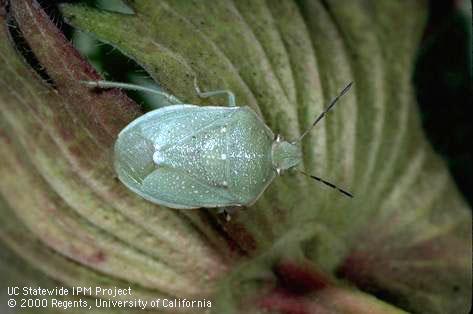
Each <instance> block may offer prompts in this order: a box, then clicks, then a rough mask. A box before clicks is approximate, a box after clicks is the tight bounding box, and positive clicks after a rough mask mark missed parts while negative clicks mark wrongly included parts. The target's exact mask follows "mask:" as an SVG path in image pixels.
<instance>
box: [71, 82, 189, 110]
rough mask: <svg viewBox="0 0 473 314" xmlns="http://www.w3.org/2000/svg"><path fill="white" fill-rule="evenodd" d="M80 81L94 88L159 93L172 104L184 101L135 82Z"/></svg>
mask: <svg viewBox="0 0 473 314" xmlns="http://www.w3.org/2000/svg"><path fill="white" fill-rule="evenodd" d="M80 82H81V83H82V84H85V85H87V86H89V87H92V88H104V89H105V88H120V89H126V90H134V91H139V92H147V93H152V94H157V95H160V96H163V97H164V98H166V99H167V100H168V101H169V102H170V103H171V104H182V101H180V100H179V99H178V98H177V97H175V96H173V95H171V94H168V93H165V92H163V91H160V90H157V89H154V88H149V87H144V86H140V85H135V84H128V83H121V82H112V81H80Z"/></svg>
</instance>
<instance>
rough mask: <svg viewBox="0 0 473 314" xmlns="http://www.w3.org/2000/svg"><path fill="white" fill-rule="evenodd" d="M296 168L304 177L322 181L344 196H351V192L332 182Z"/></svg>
mask: <svg viewBox="0 0 473 314" xmlns="http://www.w3.org/2000/svg"><path fill="white" fill-rule="evenodd" d="M296 170H297V172H299V173H302V174H303V175H305V176H306V177H309V178H312V179H314V180H317V181H319V182H322V183H323V184H325V185H327V186H329V187H331V188H332V189H335V190H338V191H339V192H340V193H342V194H344V195H346V196H348V197H353V194H351V193H350V192H347V191H345V190H343V189H341V188H339V187H338V186H336V185H335V184H333V183H330V182H328V181H325V180H324V179H322V178H319V177H316V176H313V175H310V174H308V173H305V172H304V171H302V170H299V169H296Z"/></svg>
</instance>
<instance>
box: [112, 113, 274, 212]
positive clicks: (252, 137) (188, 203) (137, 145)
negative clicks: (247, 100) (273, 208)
mask: <svg viewBox="0 0 473 314" xmlns="http://www.w3.org/2000/svg"><path fill="white" fill-rule="evenodd" d="M273 140H274V134H273V132H272V131H271V130H270V129H269V128H268V127H267V126H266V125H265V124H264V123H263V122H262V121H261V120H260V118H259V117H258V116H257V115H256V113H255V112H254V111H253V110H251V109H250V108H248V107H199V106H194V105H175V106H169V107H165V108H161V109H158V110H154V111H151V112H149V113H147V114H145V115H143V116H141V117H140V118H138V119H136V120H135V121H133V122H132V123H130V124H129V125H128V126H127V127H126V128H125V129H123V130H122V131H121V132H120V134H119V136H118V139H117V141H116V143H115V168H116V171H117V173H118V176H119V178H120V180H121V181H122V182H123V183H124V184H125V185H126V186H127V187H128V188H130V189H131V190H133V191H134V192H136V193H138V194H139V195H141V196H142V197H143V198H145V199H147V200H149V201H151V202H154V203H157V204H161V205H164V206H167V207H171V208H180V209H190V208H199V207H225V206H241V205H251V204H252V203H254V202H255V201H256V200H257V199H258V197H259V196H260V195H261V193H263V192H264V190H265V189H266V187H267V186H268V185H269V184H270V183H271V181H272V180H273V179H274V177H275V176H276V173H275V170H274V168H273V166H272V161H271V147H272V143H273Z"/></svg>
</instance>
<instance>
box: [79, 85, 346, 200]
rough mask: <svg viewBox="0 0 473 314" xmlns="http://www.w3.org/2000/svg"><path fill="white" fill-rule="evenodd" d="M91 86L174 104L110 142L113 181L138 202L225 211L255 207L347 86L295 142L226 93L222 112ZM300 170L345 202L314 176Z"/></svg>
mask: <svg viewBox="0 0 473 314" xmlns="http://www.w3.org/2000/svg"><path fill="white" fill-rule="evenodd" d="M83 83H85V84H87V85H88V86H90V87H98V88H113V87H117V88H122V89H129V90H138V91H146V92H152V93H155V94H159V95H161V96H164V97H166V98H167V100H168V101H170V102H171V103H174V104H175V105H171V106H167V107H163V108H160V109H156V110H153V111H150V112H148V113H146V114H144V115H143V116H141V117H139V118H137V119H136V120H134V121H132V122H131V123H130V124H128V125H127V126H126V127H125V128H124V129H123V130H122V131H121V132H120V134H119V135H118V139H117V140H116V143H115V160H114V162H115V169H116V172H117V174H118V178H119V179H120V180H121V182H123V183H124V184H125V185H126V186H127V187H128V188H129V189H130V190H132V191H134V192H135V193H137V194H138V195H140V196H142V197H143V198H145V199H147V200H149V201H151V202H153V203H156V204H160V205H164V206H167V207H171V208H176V209H192V208H200V207H207V208H215V207H219V208H226V207H234V206H250V205H252V204H254V203H255V202H256V201H257V200H258V198H259V197H260V196H261V194H262V193H263V192H264V191H265V189H266V188H267V187H268V186H269V184H270V183H271V182H272V181H273V180H274V178H275V177H276V176H277V175H280V174H282V172H283V171H284V170H287V169H291V168H293V167H295V166H296V165H298V164H299V163H300V162H301V158H302V156H301V148H300V145H299V143H300V141H301V140H302V139H303V138H304V136H305V135H307V134H308V133H309V131H310V130H312V128H313V127H314V126H315V125H316V124H317V123H318V122H319V121H320V120H321V119H322V118H323V117H324V116H325V114H326V113H327V112H329V111H330V110H331V109H332V108H333V106H334V105H335V104H336V103H337V101H338V100H339V98H340V97H341V96H343V95H344V94H345V93H346V92H347V91H348V90H349V89H350V87H351V85H352V83H350V84H348V85H347V86H346V87H345V88H344V89H343V90H342V91H341V92H340V94H339V95H338V96H337V97H335V98H334V99H333V100H332V101H331V102H330V104H329V105H328V106H327V108H326V109H325V110H324V111H323V112H322V113H321V114H320V115H319V116H318V117H317V118H316V119H315V121H314V122H313V123H312V125H311V127H310V128H308V129H307V130H306V131H305V132H304V133H303V134H302V135H301V136H300V137H299V138H298V139H297V140H294V141H285V140H283V139H282V137H281V136H279V135H278V136H274V133H273V132H272V131H271V129H270V128H269V127H268V126H267V125H266V124H265V123H264V122H263V121H262V120H261V118H260V117H259V116H258V115H257V114H256V112H255V111H253V110H252V109H251V108H249V107H238V106H236V103H235V96H234V94H233V93H232V92H231V91H228V90H218V91H211V92H201V91H200V89H199V88H198V86H197V82H196V81H194V83H195V89H196V92H197V94H198V95H199V96H200V97H211V96H215V95H221V94H226V95H227V96H228V107H222V106H207V107H200V106H196V105H191V104H182V103H181V102H180V101H179V100H178V99H177V98H176V97H174V96H172V95H169V94H167V93H164V92H162V91H158V90H154V89H149V88H146V87H142V86H138V85H132V84H126V83H118V82H108V81H86V82H83ZM299 172H300V173H302V174H304V175H306V176H309V177H311V178H313V179H315V180H318V181H319V182H322V183H324V184H326V185H328V186H330V187H332V188H334V189H337V190H338V191H340V192H342V193H343V194H345V195H347V196H350V197H352V195H351V194H350V193H348V192H346V191H345V190H342V189H340V188H338V187H336V186H335V185H333V184H332V183H329V182H327V181H325V180H323V179H321V178H319V177H316V176H312V175H309V174H306V173H305V172H302V171H300V170H299Z"/></svg>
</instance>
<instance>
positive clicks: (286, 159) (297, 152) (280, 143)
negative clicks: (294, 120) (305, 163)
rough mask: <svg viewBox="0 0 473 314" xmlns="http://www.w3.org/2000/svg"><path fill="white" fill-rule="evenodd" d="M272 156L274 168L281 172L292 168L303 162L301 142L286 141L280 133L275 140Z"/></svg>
mask: <svg viewBox="0 0 473 314" xmlns="http://www.w3.org/2000/svg"><path fill="white" fill-rule="evenodd" d="M271 158H272V162H273V167H274V169H276V171H277V172H278V174H280V173H281V171H284V170H287V169H289V168H292V167H294V166H296V165H297V164H298V163H300V162H301V160H302V153H301V147H300V145H299V143H297V142H295V143H291V142H287V141H284V140H282V138H281V136H279V135H278V136H277V138H276V140H275V141H274V142H273V147H272V149H271Z"/></svg>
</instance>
